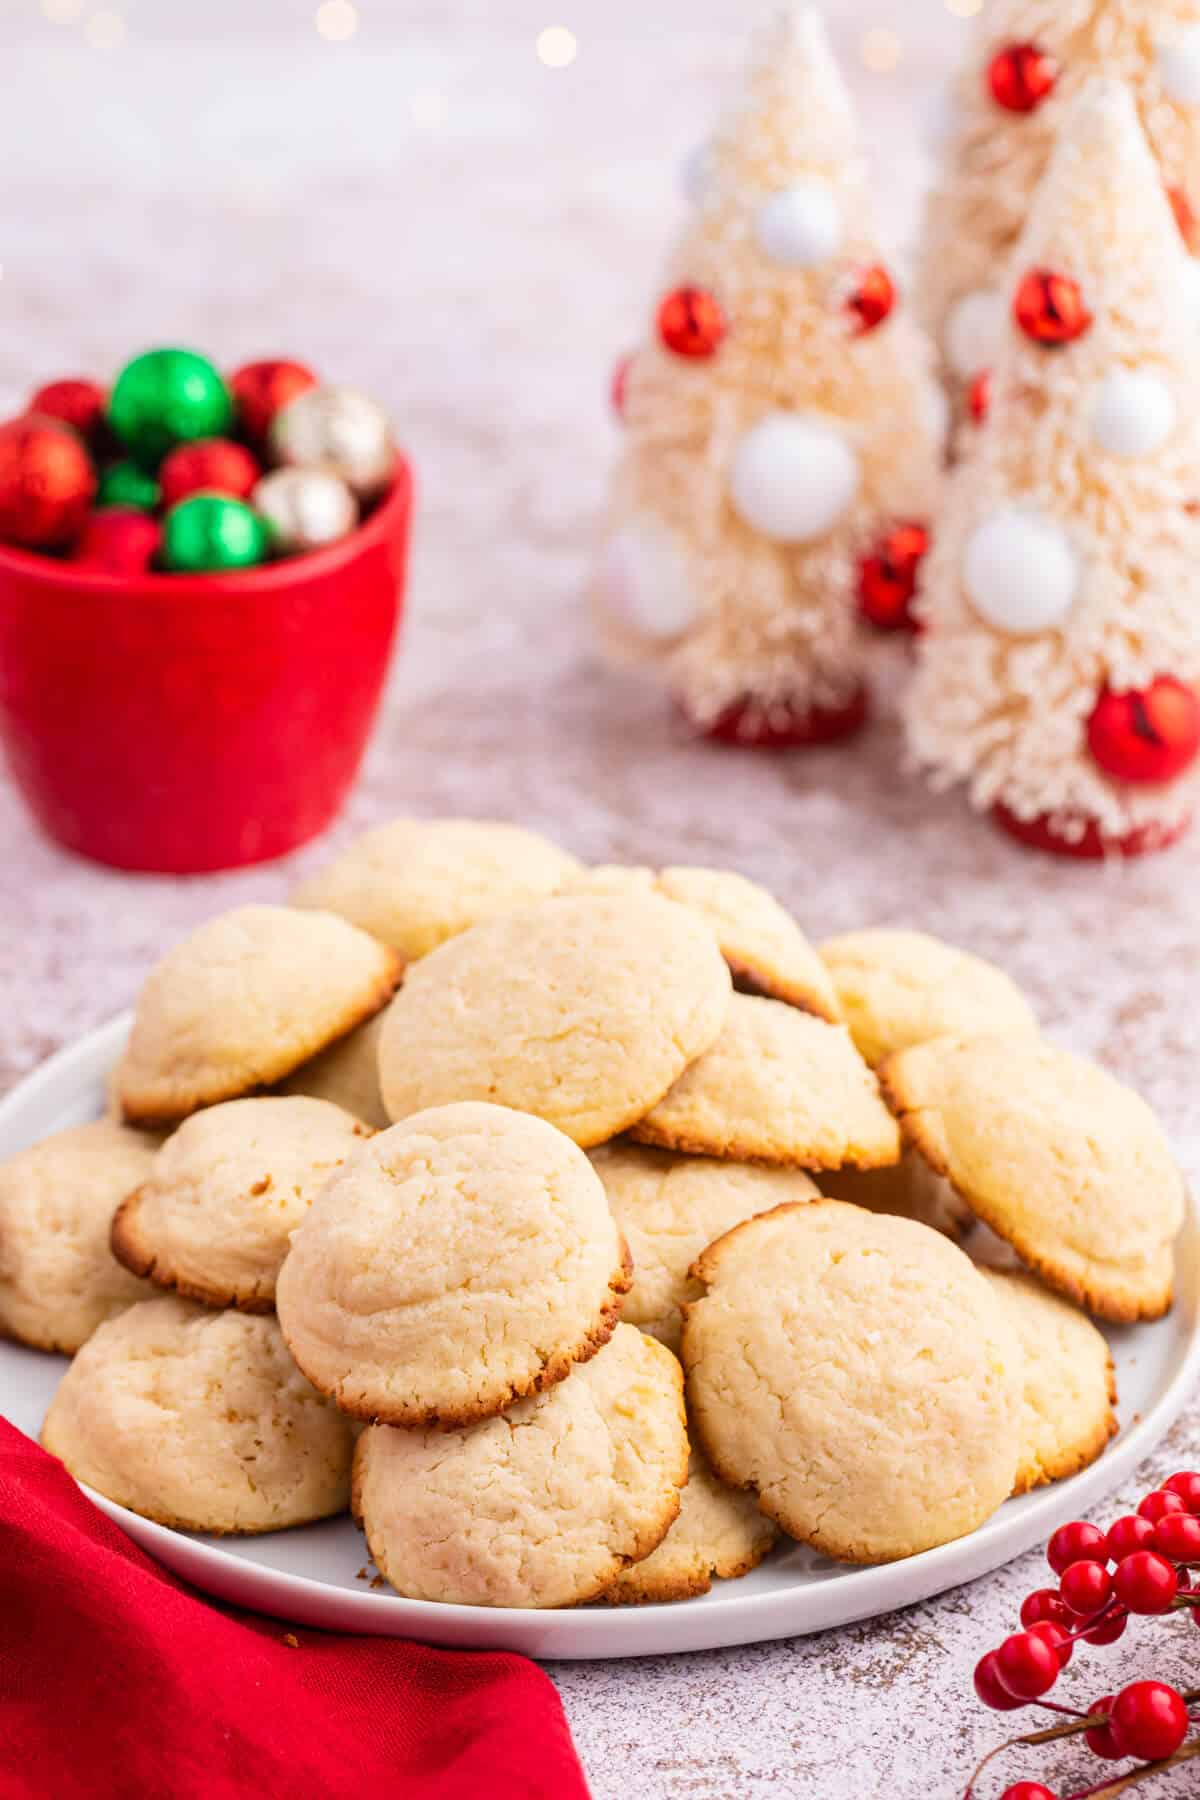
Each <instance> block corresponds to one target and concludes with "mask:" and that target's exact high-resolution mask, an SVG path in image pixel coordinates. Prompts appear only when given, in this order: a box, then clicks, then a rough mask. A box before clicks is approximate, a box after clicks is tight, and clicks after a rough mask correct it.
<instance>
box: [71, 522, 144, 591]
mask: <svg viewBox="0 0 1200 1800" xmlns="http://www.w3.org/2000/svg"><path fill="white" fill-rule="evenodd" d="M161 538H162V531H161V529H160V527H159V524H158V521H157V519H152V518H151V517H150V515H149V514H148V513H144V512H135V511H133V510H132V509H131V508H129V507H124V506H108V507H105V508H104V509H103V510H102V511H100V512H94V513H93V514H92V516H91V518H90V519H89V520H88V522H87V524H86V525H85V526H84V529H83V536H82V537H81V538H80V540H79V542H78V543H77V544H76V546H75V550H74V553H73V555H72V558H71V560H72V561H73V562H75V563H79V564H82V565H84V566H85V567H87V568H89V569H97V570H99V571H100V572H102V573H103V574H105V575H124V576H127V577H128V576H134V575H146V574H149V572H150V570H151V569H152V567H153V566H154V561H155V558H156V557H157V555H158V546H159V543H160V541H161Z"/></svg>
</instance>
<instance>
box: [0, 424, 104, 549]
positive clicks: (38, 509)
mask: <svg viewBox="0 0 1200 1800" xmlns="http://www.w3.org/2000/svg"><path fill="white" fill-rule="evenodd" d="M95 493H96V471H95V470H94V469H93V467H92V459H91V457H90V456H89V455H88V453H87V450H86V449H85V448H84V444H83V440H82V438H81V437H80V436H79V434H78V432H75V431H72V429H71V427H70V426H69V425H63V424H61V423H60V421H59V420H58V419H47V418H42V417H41V416H40V415H39V414H37V413H28V414H26V415H25V417H24V418H21V419H10V420H9V422H8V424H7V425H2V426H0V543H5V544H19V545H21V546H22V548H24V549H26V550H61V549H65V548H66V547H67V546H68V545H69V544H71V543H72V542H73V541H74V540H75V538H77V537H78V536H79V533H80V531H81V530H82V529H83V524H84V521H85V519H86V518H87V515H88V509H89V507H90V506H91V504H92V500H93V498H94V496H95Z"/></svg>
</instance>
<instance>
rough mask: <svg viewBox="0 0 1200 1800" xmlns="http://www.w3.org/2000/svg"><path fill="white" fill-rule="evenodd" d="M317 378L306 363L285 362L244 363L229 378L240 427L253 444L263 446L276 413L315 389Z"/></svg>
mask: <svg viewBox="0 0 1200 1800" xmlns="http://www.w3.org/2000/svg"><path fill="white" fill-rule="evenodd" d="M316 385H317V378H316V376H315V375H314V374H313V372H312V370H311V369H306V368H305V366H304V364H303V363H298V362H288V361H286V360H284V359H282V358H275V359H270V358H268V359H267V360H266V361H264V362H252V363H243V364H242V367H241V368H240V369H235V370H234V372H233V374H232V375H231V376H230V377H229V387H230V391H231V392H232V394H233V401H234V405H235V407H236V408H237V420H238V425H239V426H240V427H241V430H242V433H243V435H244V436H246V437H248V438H249V439H250V442H251V443H252V444H259V445H261V444H263V443H265V441H266V437H267V433H268V431H269V430H270V428H271V421H272V419H273V418H274V417H275V414H276V413H277V412H281V411H282V410H283V408H284V407H285V406H288V405H290V404H291V402H292V401H293V400H294V399H295V398H296V396H297V395H298V394H303V393H304V392H305V391H306V390H307V389H308V388H310V387H316Z"/></svg>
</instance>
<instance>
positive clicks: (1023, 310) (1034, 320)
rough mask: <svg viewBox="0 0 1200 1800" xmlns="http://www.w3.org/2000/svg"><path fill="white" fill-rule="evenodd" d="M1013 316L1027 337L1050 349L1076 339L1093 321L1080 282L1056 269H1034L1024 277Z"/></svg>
mask: <svg viewBox="0 0 1200 1800" xmlns="http://www.w3.org/2000/svg"><path fill="white" fill-rule="evenodd" d="M1013 318H1014V319H1015V320H1016V322H1017V324H1018V325H1019V326H1020V328H1021V330H1022V331H1023V332H1024V333H1025V336H1026V337H1027V338H1032V339H1033V342H1034V343H1035V344H1041V345H1042V346H1043V347H1044V348H1045V349H1048V350H1055V349H1058V348H1059V347H1060V346H1061V345H1063V344H1072V343H1074V342H1075V340H1076V338H1081V337H1082V336H1083V335H1084V333H1085V332H1086V331H1088V330H1089V329H1090V327H1091V323H1092V315H1091V313H1090V312H1089V311H1088V309H1087V307H1086V306H1085V305H1084V301H1083V290H1082V289H1081V288H1080V286H1079V283H1078V282H1077V281H1076V280H1075V279H1074V277H1073V276H1071V275H1060V274H1059V273H1058V272H1057V270H1055V269H1030V270H1029V272H1028V273H1027V274H1025V275H1023V276H1022V277H1021V280H1020V282H1019V283H1018V286H1017V291H1016V294H1015V295H1014V296H1013Z"/></svg>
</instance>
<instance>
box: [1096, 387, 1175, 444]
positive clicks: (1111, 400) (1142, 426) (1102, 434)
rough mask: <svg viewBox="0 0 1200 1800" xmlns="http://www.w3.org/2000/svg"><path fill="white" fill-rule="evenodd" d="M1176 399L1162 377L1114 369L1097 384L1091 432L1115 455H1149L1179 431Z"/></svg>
mask: <svg viewBox="0 0 1200 1800" xmlns="http://www.w3.org/2000/svg"><path fill="white" fill-rule="evenodd" d="M1175 419H1176V408H1175V398H1174V395H1173V394H1172V393H1171V390H1170V388H1169V387H1168V386H1167V384H1166V382H1165V381H1163V380H1162V378H1161V376H1158V375H1152V374H1149V373H1148V372H1144V371H1140V370H1137V369H1112V370H1111V371H1110V372H1109V373H1108V374H1107V375H1106V376H1105V377H1104V380H1103V381H1100V382H1098V383H1097V384H1096V388H1095V392H1094V395H1093V399H1092V407H1091V433H1092V437H1093V439H1094V440H1095V442H1096V443H1097V444H1098V445H1099V446H1100V448H1101V449H1102V450H1107V451H1108V452H1109V454H1110V455H1112V456H1149V455H1151V454H1152V453H1153V452H1154V451H1155V450H1157V449H1159V448H1160V447H1161V446H1162V445H1163V444H1164V443H1165V442H1166V440H1167V439H1168V438H1169V437H1170V435H1171V433H1172V431H1173V430H1174V429H1175Z"/></svg>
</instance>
